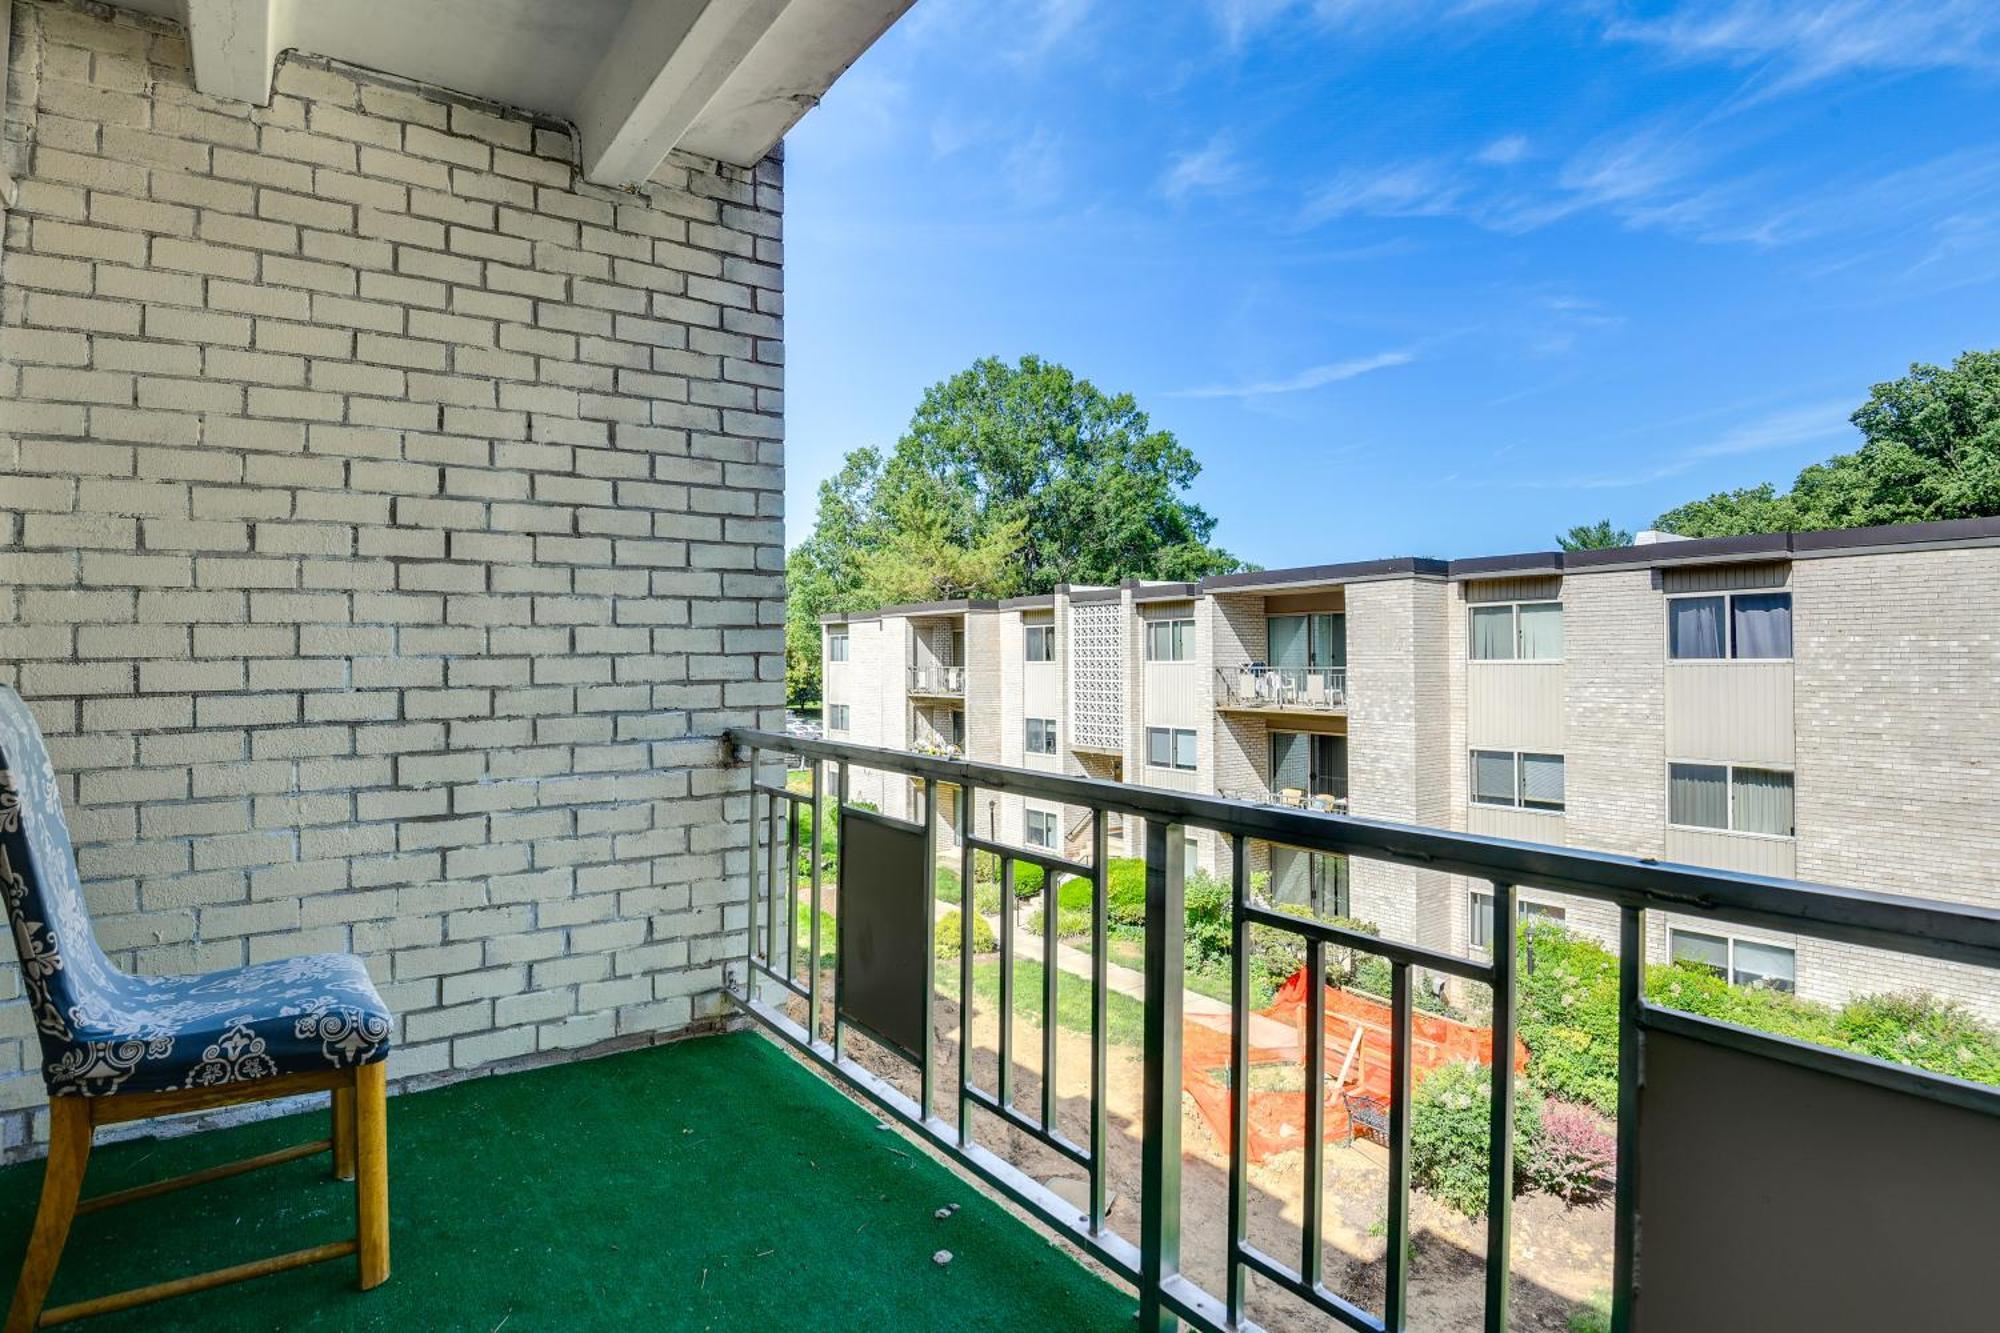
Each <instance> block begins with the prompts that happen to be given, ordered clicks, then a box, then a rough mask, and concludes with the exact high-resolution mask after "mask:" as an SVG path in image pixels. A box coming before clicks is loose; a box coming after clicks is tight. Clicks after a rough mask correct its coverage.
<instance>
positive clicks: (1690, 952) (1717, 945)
mask: <svg viewBox="0 0 2000 1333" xmlns="http://www.w3.org/2000/svg"><path fill="white" fill-rule="evenodd" d="M1673 936H1674V938H1673V947H1672V953H1673V958H1674V961H1675V962H1676V963H1693V964H1694V965H1695V966H1696V967H1699V968H1701V969H1702V970H1703V971H1706V972H1713V973H1715V975H1716V976H1718V977H1726V976H1728V975H1729V941H1728V940H1726V939H1724V938H1722V937H1721V936H1720V935H1697V934H1693V933H1691V932H1689V931H1685V930H1677V931H1675V932H1673Z"/></svg>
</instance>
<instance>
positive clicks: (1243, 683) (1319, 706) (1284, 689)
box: [1215, 662, 1347, 713]
mask: <svg viewBox="0 0 2000 1333" xmlns="http://www.w3.org/2000/svg"><path fill="white" fill-rule="evenodd" d="M1215 683H1216V690H1215V706H1216V707H1217V708H1219V709H1222V710H1223V711H1225V712H1238V713H1345V712H1346V711H1347V668H1345V667H1274V666H1270V665H1267V664H1266V663H1263V662H1246V663H1244V664H1243V665H1242V666H1238V667H1218V668H1216V672H1215Z"/></svg>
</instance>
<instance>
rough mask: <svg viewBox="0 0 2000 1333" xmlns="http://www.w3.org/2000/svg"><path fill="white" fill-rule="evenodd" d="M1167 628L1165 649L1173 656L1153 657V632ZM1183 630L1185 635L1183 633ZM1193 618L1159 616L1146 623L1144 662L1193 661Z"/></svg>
mask: <svg viewBox="0 0 2000 1333" xmlns="http://www.w3.org/2000/svg"><path fill="white" fill-rule="evenodd" d="M1163 626H1164V627H1167V649H1168V651H1169V652H1170V653H1173V654H1174V655H1173V656H1171V657H1156V656H1154V655H1153V631H1154V630H1155V629H1156V628H1160V627H1163ZM1183 630H1185V633H1183ZM1194 654H1195V641H1194V617H1193V616H1159V617H1155V618H1152V619H1148V620H1147V621H1146V660H1147V661H1148V662H1192V661H1194Z"/></svg>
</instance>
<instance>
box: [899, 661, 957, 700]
mask: <svg viewBox="0 0 2000 1333" xmlns="http://www.w3.org/2000/svg"><path fill="white" fill-rule="evenodd" d="M909 671H910V693H911V694H933V695H948V696H951V697H953V698H963V697H965V668H964V667H962V666H913V667H911V668H910V669H909Z"/></svg>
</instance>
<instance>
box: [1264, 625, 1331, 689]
mask: <svg viewBox="0 0 2000 1333" xmlns="http://www.w3.org/2000/svg"><path fill="white" fill-rule="evenodd" d="M1264 644H1265V647H1266V649H1267V650H1268V651H1269V652H1270V655H1271V669H1272V670H1273V671H1286V672H1291V673H1294V674H1300V673H1304V672H1307V671H1339V670H1341V669H1343V668H1345V667H1346V666H1347V617H1346V616H1345V615H1343V614H1341V613H1339V612H1315V613H1314V614H1312V615H1304V616H1268V617H1266V618H1265V621H1264Z"/></svg>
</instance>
